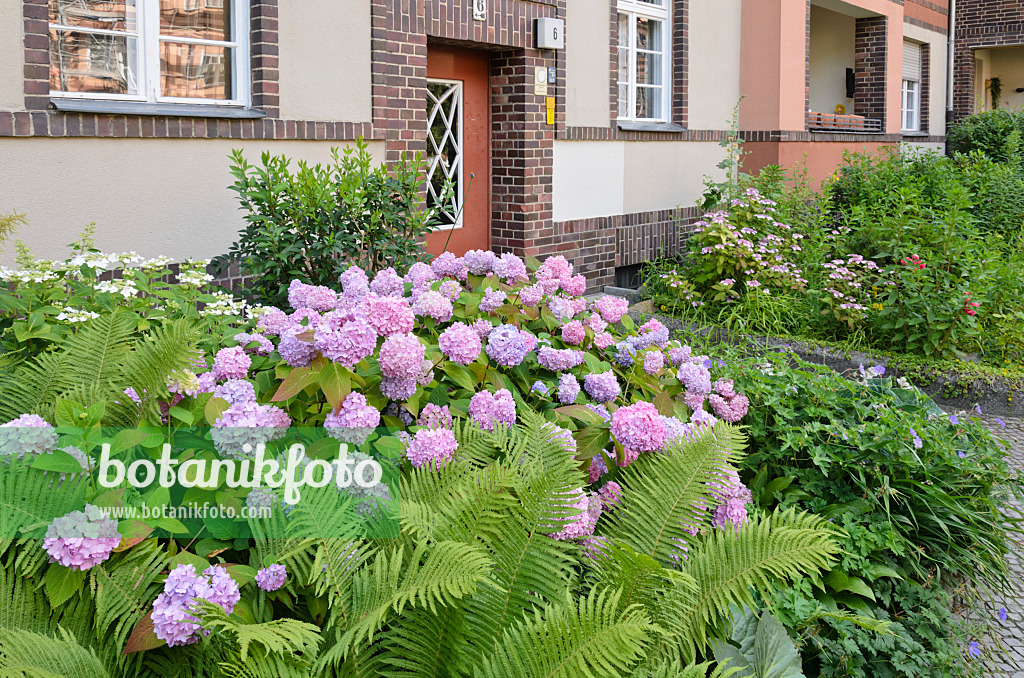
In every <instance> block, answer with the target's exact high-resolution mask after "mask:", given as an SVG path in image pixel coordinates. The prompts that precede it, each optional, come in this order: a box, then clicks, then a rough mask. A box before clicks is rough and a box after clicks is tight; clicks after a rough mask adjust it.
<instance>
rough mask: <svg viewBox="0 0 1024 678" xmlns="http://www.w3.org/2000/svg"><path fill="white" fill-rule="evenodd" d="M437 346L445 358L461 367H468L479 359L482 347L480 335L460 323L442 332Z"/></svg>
mask: <svg viewBox="0 0 1024 678" xmlns="http://www.w3.org/2000/svg"><path fill="white" fill-rule="evenodd" d="M437 345H438V347H439V348H440V349H441V352H442V353H444V355H445V357H447V358H448V359H449V360H452V361H454V362H457V363H459V364H461V365H469V364H470V363H472V362H473V361H475V360H476V359H477V358H479V357H480V349H481V348H482V346H483V344H482V342H481V341H480V335H479V334H478V333H477V332H476V331H474V330H473V328H471V327H470V326H469V325H467V324H466V323H462V322H457V323H453V324H452V325H450V326H449V327H448V328H447V329H446V330H445V331H444V332H442V333H441V336H440V337H438V340H437Z"/></svg>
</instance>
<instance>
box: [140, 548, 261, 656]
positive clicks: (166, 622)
mask: <svg viewBox="0 0 1024 678" xmlns="http://www.w3.org/2000/svg"><path fill="white" fill-rule="evenodd" d="M198 599H203V600H208V601H210V602H211V603H214V604H216V605H220V607H221V608H222V609H223V610H224V612H226V613H227V614H231V612H232V611H234V609H235V605H236V604H237V603H238V601H239V600H240V599H241V594H240V593H239V591H238V584H236V583H235V580H234V579H232V578H231V576H230V575H229V574H228V572H227V570H226V569H224V568H223V567H221V566H220V565H214V566H211V567H208V568H206V569H205V570H203V574H202V575H198V574H196V568H195V566H194V565H187V564H182V565H178V566H177V567H175V568H174V569H173V570H171V572H170V574H168V575H167V580H166V581H165V582H164V590H163V592H162V593H161V594H160V595H158V596H157V597H156V600H155V601H154V602H153V614H152V619H153V630H154V631H155V632H156V637H157V638H159V639H160V640H164V641H166V642H167V645H168V646H169V647H174V646H176V645H190V644H192V643H195V642H198V640H199V636H200V634H202V635H208V634H209V632H208V631H204V630H203V628H202V626H201V625H200V623H199V620H198V619H197V618H196V617H195V616H194V613H195V609H194V607H195V601H196V600H198Z"/></svg>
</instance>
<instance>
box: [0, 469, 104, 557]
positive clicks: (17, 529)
mask: <svg viewBox="0 0 1024 678" xmlns="http://www.w3.org/2000/svg"><path fill="white" fill-rule="evenodd" d="M31 465H32V458H31V457H30V456H26V457H25V458H23V459H11V460H10V461H8V462H6V464H5V467H4V469H3V472H2V473H0V535H3V536H12V535H17V534H24V535H25V536H36V537H42V536H43V534H44V533H45V532H46V526H47V525H49V524H50V523H51V522H52V521H53V519H54V518H56V517H58V516H62V515H64V514H66V513H69V512H71V511H76V510H81V508H82V507H83V506H84V505H85V490H86V487H87V486H88V483H89V478H88V477H87V476H86V474H84V473H83V474H79V475H77V476H74V477H72V478H65V479H64V480H63V481H59V480H58V475H57V474H54V473H46V472H43V471H40V470H39V469H35V468H32V466H31Z"/></svg>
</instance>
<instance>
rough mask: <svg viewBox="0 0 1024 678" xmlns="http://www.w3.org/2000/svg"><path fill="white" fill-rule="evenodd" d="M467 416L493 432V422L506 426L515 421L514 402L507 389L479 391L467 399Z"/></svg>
mask: <svg viewBox="0 0 1024 678" xmlns="http://www.w3.org/2000/svg"><path fill="white" fill-rule="evenodd" d="M469 416H470V418H471V419H472V420H473V421H475V422H476V423H477V424H479V425H480V426H481V427H483V428H485V429H487V430H488V431H490V432H492V433H493V432H494V427H495V424H501V425H502V426H506V427H507V426H512V425H514V424H515V423H516V402H515V400H514V399H513V398H512V394H511V393H510V392H509V391H508V389H504V388H503V389H501V390H499V391H497V392H496V393H491V392H490V391H480V392H479V393H477V394H476V395H474V396H473V397H472V398H471V399H470V401H469Z"/></svg>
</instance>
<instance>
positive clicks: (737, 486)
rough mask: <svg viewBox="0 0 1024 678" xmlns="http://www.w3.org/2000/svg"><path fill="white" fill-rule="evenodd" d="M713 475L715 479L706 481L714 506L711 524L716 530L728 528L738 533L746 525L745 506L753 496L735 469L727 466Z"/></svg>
mask: <svg viewBox="0 0 1024 678" xmlns="http://www.w3.org/2000/svg"><path fill="white" fill-rule="evenodd" d="M713 475H714V476H715V478H714V479H713V480H710V481H708V495H709V496H710V497H711V499H712V500H714V502H715V504H716V506H715V513H714V517H713V518H712V521H711V522H712V524H713V525H714V526H715V527H716V528H718V529H725V528H726V526H730V527H732V528H733V529H734V530H735V531H737V532H738V531H739V529H740V528H741V527H743V526H744V525H746V523H747V509H746V505H747V504H748V503H749V502H751V501H752V500H753V496H752V495H751V493H750V490H748V489H747V488H746V486H744V485H743V483H742V482H741V481H740V474H739V473H738V472H737V471H736V469H735V468H733V467H731V466H727V467H725V468H724V469H722V470H721V471H718V472H715V473H714V474H713Z"/></svg>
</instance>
